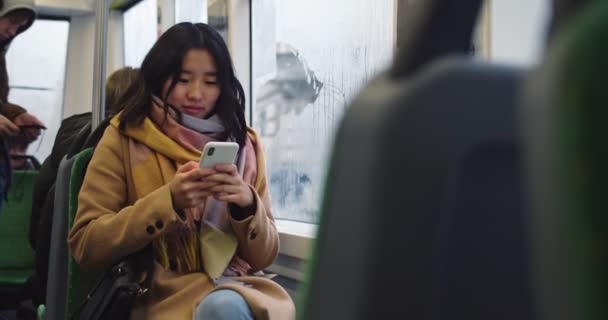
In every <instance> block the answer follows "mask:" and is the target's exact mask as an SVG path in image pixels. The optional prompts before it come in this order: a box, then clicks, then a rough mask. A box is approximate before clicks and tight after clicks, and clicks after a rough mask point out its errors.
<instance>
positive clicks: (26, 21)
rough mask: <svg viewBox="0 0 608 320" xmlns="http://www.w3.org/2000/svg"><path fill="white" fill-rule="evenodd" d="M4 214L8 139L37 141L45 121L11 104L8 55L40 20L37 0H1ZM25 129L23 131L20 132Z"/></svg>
mask: <svg viewBox="0 0 608 320" xmlns="http://www.w3.org/2000/svg"><path fill="white" fill-rule="evenodd" d="M0 4H2V7H1V9H0V138H2V141H0V212H1V211H2V202H3V199H4V198H5V196H6V192H7V190H8V187H9V184H10V178H11V167H10V161H9V156H8V146H7V145H6V141H5V138H6V137H8V136H15V135H18V134H23V135H25V136H26V138H27V139H28V140H32V141H33V140H35V139H36V138H37V137H38V136H39V135H40V130H41V128H44V124H43V123H42V121H40V120H38V118H36V117H35V116H33V115H31V114H30V113H28V112H27V111H25V109H23V108H21V107H19V106H16V105H13V104H9V103H8V92H9V84H8V72H7V69H6V52H7V50H8V48H9V45H10V43H11V41H13V39H14V38H15V37H16V36H17V35H19V34H20V33H21V32H23V31H25V30H26V29H27V28H29V27H30V26H31V25H32V23H34V20H35V19H36V11H35V9H34V0H4V1H0ZM20 127H21V128H24V129H23V130H20ZM25 128H27V129H25Z"/></svg>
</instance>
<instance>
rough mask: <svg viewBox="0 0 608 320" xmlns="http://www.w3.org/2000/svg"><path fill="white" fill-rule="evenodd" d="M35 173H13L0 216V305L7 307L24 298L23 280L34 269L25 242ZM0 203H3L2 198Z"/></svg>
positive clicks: (25, 293) (31, 253)
mask: <svg viewBox="0 0 608 320" xmlns="http://www.w3.org/2000/svg"><path fill="white" fill-rule="evenodd" d="M37 175H38V171H34V170H25V171H22V170H14V171H13V174H12V185H11V187H10V189H9V192H8V195H7V200H6V202H5V203H4V207H3V209H2V214H1V215H0V252H1V253H2V254H0V300H2V301H0V306H1V307H2V308H5V307H11V306H13V307H14V306H15V305H17V304H18V302H19V301H21V300H23V299H25V298H26V296H27V291H26V290H27V289H26V285H25V284H26V281H27V279H28V278H29V276H30V275H31V274H32V271H33V270H34V252H33V250H32V249H31V247H30V244H29V240H28V230H29V223H30V211H31V207H32V192H33V188H34V183H35V181H36V176H37ZM1 201H5V200H4V199H2V200H1Z"/></svg>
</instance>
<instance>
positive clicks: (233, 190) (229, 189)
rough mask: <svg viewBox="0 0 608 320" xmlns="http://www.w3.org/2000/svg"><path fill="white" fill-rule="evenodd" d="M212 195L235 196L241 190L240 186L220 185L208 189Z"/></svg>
mask: <svg viewBox="0 0 608 320" xmlns="http://www.w3.org/2000/svg"><path fill="white" fill-rule="evenodd" d="M209 191H211V192H212V193H215V194H217V193H228V194H237V193H241V192H242V188H241V187H240V186H235V185H230V184H220V185H216V186H214V187H212V188H210V189H209Z"/></svg>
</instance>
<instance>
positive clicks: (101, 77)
mask: <svg viewBox="0 0 608 320" xmlns="http://www.w3.org/2000/svg"><path fill="white" fill-rule="evenodd" d="M110 1H111V0H96V2H97V8H96V10H95V62H94V69H93V104H92V105H93V119H92V124H91V130H94V129H95V128H96V127H97V126H98V125H99V123H100V122H101V120H102V119H103V118H104V115H105V109H106V108H105V101H106V95H105V92H106V81H105V79H106V48H107V45H108V16H109V2H110Z"/></svg>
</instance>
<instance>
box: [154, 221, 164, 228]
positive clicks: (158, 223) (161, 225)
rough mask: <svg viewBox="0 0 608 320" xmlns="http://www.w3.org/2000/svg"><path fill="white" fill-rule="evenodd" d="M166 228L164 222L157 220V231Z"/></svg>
mask: <svg viewBox="0 0 608 320" xmlns="http://www.w3.org/2000/svg"><path fill="white" fill-rule="evenodd" d="M163 226H164V224H163V221H162V220H156V229H162V228H163Z"/></svg>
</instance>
